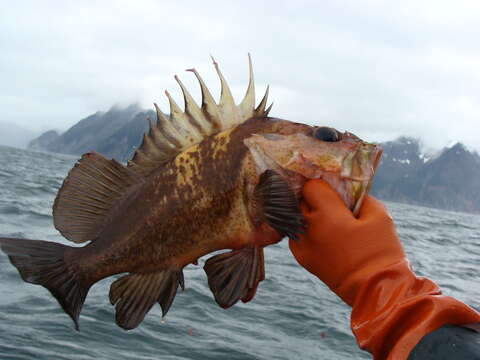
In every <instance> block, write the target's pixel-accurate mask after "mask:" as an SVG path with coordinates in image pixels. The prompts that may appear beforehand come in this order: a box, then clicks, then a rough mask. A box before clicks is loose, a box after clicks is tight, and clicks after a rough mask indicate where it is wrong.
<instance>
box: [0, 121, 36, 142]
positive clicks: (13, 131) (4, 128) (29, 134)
mask: <svg viewBox="0 0 480 360" xmlns="http://www.w3.org/2000/svg"><path fill="white" fill-rule="evenodd" d="M36 135H37V134H36V133H35V132H33V131H30V130H27V129H24V128H23V127H21V126H18V125H16V124H12V123H9V122H0V144H2V145H7V146H13V147H18V148H26V147H27V145H28V142H29V141H30V140H31V139H33V138H34V137H35V136H36Z"/></svg>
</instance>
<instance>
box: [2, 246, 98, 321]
mask: <svg viewBox="0 0 480 360" xmlns="http://www.w3.org/2000/svg"><path fill="white" fill-rule="evenodd" d="M0 248H1V249H2V250H3V252H4V253H5V254H7V255H8V257H9V259H10V262H11V263H12V264H13V265H14V266H15V267H16V268H17V270H18V272H19V273H20V275H21V276H22V279H23V280H24V281H26V282H28V283H31V284H37V285H42V286H44V287H45V288H47V289H48V290H49V291H50V292H51V293H52V295H53V296H55V298H56V299H57V300H58V302H59V303H60V305H61V306H62V308H63V310H64V311H65V312H66V313H67V314H68V315H70V317H71V318H72V320H73V322H74V323H75V329H76V330H78V329H79V328H78V317H79V315H80V311H81V309H82V306H83V302H84V301H85V298H86V296H87V293H88V290H89V289H90V286H91V284H88V285H84V284H82V283H81V282H80V281H78V280H77V276H76V274H75V273H74V272H72V271H71V270H70V269H69V267H68V266H67V264H66V263H65V261H64V256H63V255H64V253H65V250H66V249H68V248H69V247H68V246H65V245H62V244H57V243H54V242H50V241H41V240H26V239H7V238H0Z"/></svg>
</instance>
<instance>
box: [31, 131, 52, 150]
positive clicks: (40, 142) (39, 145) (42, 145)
mask: <svg viewBox="0 0 480 360" xmlns="http://www.w3.org/2000/svg"><path fill="white" fill-rule="evenodd" d="M59 137H60V135H59V134H58V132H56V131H55V130H49V131H47V132H45V133H43V134H42V135H40V136H39V137H37V138H35V139H33V140H31V141H30V142H29V143H28V148H29V149H32V150H45V149H46V148H47V147H48V145H49V144H50V143H53V142H54V141H56V140H57V139H58V138H59Z"/></svg>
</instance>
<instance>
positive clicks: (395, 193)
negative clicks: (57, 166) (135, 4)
mask: <svg viewBox="0 0 480 360" xmlns="http://www.w3.org/2000/svg"><path fill="white" fill-rule="evenodd" d="M155 117H156V115H155V113H154V112H153V111H151V110H149V111H146V110H142V109H141V108H139V107H138V106H137V105H131V106H129V107H127V108H124V109H121V108H119V107H113V108H111V109H110V110H108V111H107V112H97V113H95V114H93V115H90V116H88V117H86V118H85V119H82V120H80V121H79V122H78V123H77V124H75V125H74V126H72V127H71V128H70V129H68V130H67V131H66V132H65V133H63V134H62V135H58V134H57V133H55V132H51V131H50V132H47V133H44V134H42V135H41V136H40V137H38V138H37V139H34V140H32V141H31V142H30V148H33V149H36V150H46V151H52V152H60V153H67V154H75V155H81V154H83V153H85V152H88V151H92V150H95V151H98V152H100V153H102V154H103V155H105V156H107V157H109V158H115V159H117V160H119V161H127V160H129V159H130V158H131V157H132V155H133V152H134V150H135V148H136V147H138V146H139V145H140V143H141V141H142V136H143V134H144V133H145V132H146V131H147V130H148V118H152V119H155ZM380 145H381V146H382V147H383V149H384V152H383V156H382V160H381V162H380V165H379V167H378V169H377V173H376V175H375V181H374V184H373V187H372V194H373V195H375V196H377V197H379V198H380V199H384V200H391V201H396V202H404V203H410V204H416V205H424V206H431V207H438V208H442V209H446V210H458V211H469V212H479V213H480V191H479V190H480V184H479V182H478V179H480V156H479V155H478V154H477V153H475V152H470V151H468V150H467V149H466V148H465V147H464V146H463V145H462V144H456V145H455V146H453V147H450V148H445V149H443V151H441V152H440V153H439V154H437V155H436V156H435V157H429V156H426V155H425V154H424V153H423V152H422V150H421V146H420V143H419V141H418V140H416V139H413V138H408V137H400V138H398V139H396V140H394V141H388V142H384V143H381V144H380Z"/></svg>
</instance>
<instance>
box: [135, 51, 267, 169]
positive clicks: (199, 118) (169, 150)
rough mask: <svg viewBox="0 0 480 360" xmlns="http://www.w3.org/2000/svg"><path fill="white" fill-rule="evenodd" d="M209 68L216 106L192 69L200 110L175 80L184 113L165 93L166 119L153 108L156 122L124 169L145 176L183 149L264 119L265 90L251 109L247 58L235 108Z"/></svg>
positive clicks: (223, 84)
mask: <svg viewBox="0 0 480 360" xmlns="http://www.w3.org/2000/svg"><path fill="white" fill-rule="evenodd" d="M212 60H213V58H212ZM213 64H214V66H215V70H216V72H217V74H218V77H219V78H220V84H221V95H220V101H219V103H218V104H217V103H216V102H215V100H214V99H213V97H212V95H211V93H210V91H209V90H208V88H207V86H206V85H205V83H204V81H203V79H202V78H201V76H200V75H199V74H198V72H197V71H196V70H195V69H190V70H188V71H191V72H193V73H194V74H195V76H196V78H197V80H198V82H199V84H200V90H201V92H202V105H201V106H198V105H197V103H196V102H195V100H194V99H193V98H192V96H191V95H190V93H189V92H188V90H187V89H186V88H185V86H184V85H183V83H182V82H181V81H180V79H179V78H178V76H175V80H176V81H177V82H178V84H179V85H180V88H181V90H182V93H183V99H184V104H185V110H184V111H182V110H181V109H180V108H179V106H178V105H177V103H176V102H175V100H173V98H172V97H171V96H170V94H169V93H168V92H167V91H166V92H165V94H166V95H167V97H168V100H169V103H170V116H168V117H167V116H166V115H165V114H164V113H163V112H162V111H161V110H160V109H159V107H158V106H157V104H155V109H156V110H157V121H156V122H154V123H152V122H151V123H150V131H149V132H148V134H145V136H144V138H143V142H142V145H140V147H139V148H138V149H137V150H136V151H135V155H134V156H133V158H132V160H131V161H129V163H128V167H130V168H131V169H132V170H134V171H135V172H138V173H140V174H142V175H148V174H150V172H151V171H152V170H153V169H155V168H157V167H158V166H159V165H161V164H162V163H164V162H165V161H167V160H169V159H171V158H172V157H174V156H175V155H177V154H178V153H180V152H182V151H183V150H185V149H186V148H188V147H190V146H192V145H194V144H198V143H199V142H201V141H202V140H203V139H204V138H205V137H206V136H209V135H212V134H216V133H218V132H220V131H223V130H226V129H229V128H232V127H234V126H236V125H238V124H241V123H242V122H244V121H246V120H248V119H250V118H252V117H261V116H267V115H268V112H269V111H270V109H271V106H270V107H268V108H266V104H267V98H268V87H267V91H266V92H265V95H264V97H263V99H262V101H261V102H260V104H259V106H258V107H257V108H255V84H254V81H253V68H252V61H251V58H250V55H249V56H248V65H249V83H248V88H247V92H246V94H245V97H244V99H243V100H242V102H241V103H240V104H239V105H235V102H234V100H233V96H232V93H231V91H230V88H229V86H228V84H227V82H226V80H225V78H224V77H223V75H222V73H221V71H220V68H219V67H218V64H217V63H216V62H215V60H213Z"/></svg>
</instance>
